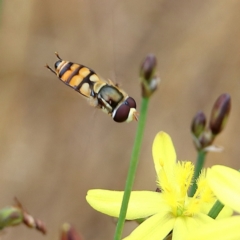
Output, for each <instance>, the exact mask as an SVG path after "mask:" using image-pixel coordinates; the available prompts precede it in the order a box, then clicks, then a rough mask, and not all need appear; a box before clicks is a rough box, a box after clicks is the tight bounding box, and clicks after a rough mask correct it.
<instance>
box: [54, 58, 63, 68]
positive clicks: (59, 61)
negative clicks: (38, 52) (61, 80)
mask: <svg viewBox="0 0 240 240" xmlns="http://www.w3.org/2000/svg"><path fill="white" fill-rule="evenodd" d="M61 62H62V60H58V61H56V62H55V65H54V67H55V69H56V70H57V68H58V66H59V65H60V64H61Z"/></svg>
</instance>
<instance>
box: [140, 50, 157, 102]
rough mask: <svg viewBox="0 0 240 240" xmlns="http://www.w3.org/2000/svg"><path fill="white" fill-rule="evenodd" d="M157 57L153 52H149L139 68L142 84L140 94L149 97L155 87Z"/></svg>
mask: <svg viewBox="0 0 240 240" xmlns="http://www.w3.org/2000/svg"><path fill="white" fill-rule="evenodd" d="M156 65H157V59H156V57H155V56H154V55H153V54H149V55H148V56H147V57H146V58H145V60H144V61H143V64H142V66H141V69H140V78H141V84H142V96H143V97H146V98H148V97H150V96H151V95H152V94H153V92H154V91H155V90H156V89H157V86H158V83H159V78H158V77H157V76H155V70H156Z"/></svg>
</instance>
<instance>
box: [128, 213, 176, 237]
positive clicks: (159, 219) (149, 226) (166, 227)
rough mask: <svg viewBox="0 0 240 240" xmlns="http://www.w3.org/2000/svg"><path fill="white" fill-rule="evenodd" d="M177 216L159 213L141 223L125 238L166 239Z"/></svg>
mask: <svg viewBox="0 0 240 240" xmlns="http://www.w3.org/2000/svg"><path fill="white" fill-rule="evenodd" d="M163 212H164V211H163ZM174 222H175V218H173V216H172V215H171V214H168V213H166V212H165V214H162V213H158V214H155V215H154V216H152V217H150V218H148V219H147V220H146V221H144V222H143V223H142V224H140V225H139V226H138V227H137V228H136V229H135V230H134V231H133V232H132V233H131V234H130V235H129V236H128V237H126V238H124V240H155V239H164V238H165V237H166V236H167V235H168V233H169V232H170V231H171V230H172V228H173V225H174Z"/></svg>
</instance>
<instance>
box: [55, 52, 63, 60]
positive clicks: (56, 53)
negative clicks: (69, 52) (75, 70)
mask: <svg viewBox="0 0 240 240" xmlns="http://www.w3.org/2000/svg"><path fill="white" fill-rule="evenodd" d="M55 55H56V56H57V58H58V59H59V60H62V59H61V58H60V56H59V55H58V52H55Z"/></svg>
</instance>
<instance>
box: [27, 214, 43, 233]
mask: <svg viewBox="0 0 240 240" xmlns="http://www.w3.org/2000/svg"><path fill="white" fill-rule="evenodd" d="M23 211H24V210H23ZM23 223H24V224H25V225H26V226H28V227H29V228H35V229H37V230H38V231H40V232H42V233H43V234H46V232H47V230H46V227H45V224H44V223H43V222H42V221H41V220H39V219H35V218H33V216H31V215H30V214H28V213H27V212H25V211H24V212H23Z"/></svg>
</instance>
